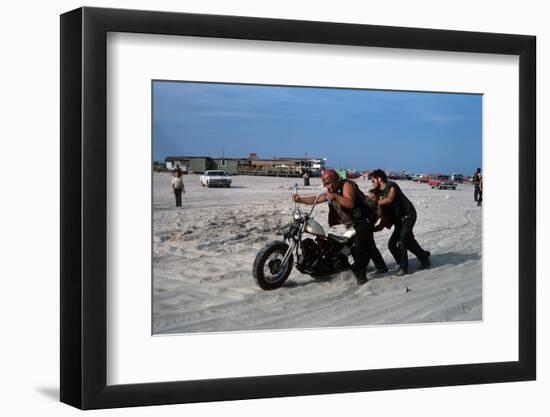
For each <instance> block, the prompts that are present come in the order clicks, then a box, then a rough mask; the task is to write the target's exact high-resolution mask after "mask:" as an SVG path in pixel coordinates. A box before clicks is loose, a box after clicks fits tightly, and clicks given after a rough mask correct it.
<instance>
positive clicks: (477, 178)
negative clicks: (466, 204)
mask: <svg viewBox="0 0 550 417" xmlns="http://www.w3.org/2000/svg"><path fill="white" fill-rule="evenodd" d="M472 181H473V182H474V201H476V202H477V205H478V206H481V201H483V200H482V191H481V168H478V169H477V170H476V172H475V173H474V176H473V177H472Z"/></svg>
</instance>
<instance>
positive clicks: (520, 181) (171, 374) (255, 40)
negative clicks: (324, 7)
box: [60, 7, 536, 409]
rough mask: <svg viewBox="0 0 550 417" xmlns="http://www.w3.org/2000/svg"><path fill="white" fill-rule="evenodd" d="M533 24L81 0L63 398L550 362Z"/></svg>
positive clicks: (214, 392) (72, 102) (91, 399)
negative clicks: (443, 24) (130, 6)
mask: <svg viewBox="0 0 550 417" xmlns="http://www.w3.org/2000/svg"><path fill="white" fill-rule="evenodd" d="M535 45H536V39H535V37H532V36H524V35H510V34H493V33H474V32H459V31H446V30H431V29H416V28H400V27H386V26H371V25H356V24H341V23H327V22H311V21H293V20H278V19H265V18H251V17H237V16H216V15H199V14H185V13H168V12H151V11H135V10H117V9H100V8H87V7H85V8H80V9H77V10H74V11H71V12H68V13H66V14H63V15H62V16H61V311H60V315H61V401H63V402H65V403H67V404H70V405H73V406H75V407H78V408H82V409H96V408H113V407H126V406H140V405H157V404H158V405H160V404H175V403H189V402H204V401H222V400H234V399H251V398H268V397H281V396H299V395H315V394H327V393H344V392H358V391H374V390H387V389H402V388H420V387H435V386H448V385H464V384H481V383H496V382H506V381H523V380H533V379H535V377H536V349H535V346H536V314H535V312H536V304H535V301H536V272H535V254H536V250H535V249H536V233H535V231H536V211H535V210H536V209H535V204H536V183H535V178H536V175H535V174H536V165H535V161H536V158H535V156H536V141H535V105H536V95H535V67H536V57H535V49H536V48H535ZM409 252H410V253H409Z"/></svg>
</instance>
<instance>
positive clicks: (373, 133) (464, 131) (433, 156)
mask: <svg viewBox="0 0 550 417" xmlns="http://www.w3.org/2000/svg"><path fill="white" fill-rule="evenodd" d="M250 152H255V153H257V154H258V156H259V157H260V158H272V157H303V156H306V155H307V156H309V157H317V158H327V162H326V165H327V166H330V167H335V168H353V169H357V170H363V169H374V168H382V169H385V170H388V171H391V170H394V171H401V170H404V171H408V172H411V173H434V172H440V173H455V172H458V173H463V174H465V175H469V174H470V175H471V174H472V173H473V171H474V170H475V168H477V167H481V160H482V96H481V95H471V94H444V93H418V92H395V91H380V90H357V89H355V90H352V89H336V88H309V87H280V86H263V85H235V84H210V83H191V82H168V81H154V82H153V158H154V159H155V160H164V158H165V157H166V156H180V155H185V156H192V155H196V156H211V157H219V156H222V155H223V156H225V157H235V158H238V157H245V156H248V154H249V153H250Z"/></svg>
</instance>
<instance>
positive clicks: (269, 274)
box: [252, 241, 293, 290]
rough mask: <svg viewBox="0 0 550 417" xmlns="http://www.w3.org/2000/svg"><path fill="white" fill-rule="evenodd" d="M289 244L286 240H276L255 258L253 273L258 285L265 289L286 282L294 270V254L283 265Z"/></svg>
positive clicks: (272, 288)
mask: <svg viewBox="0 0 550 417" xmlns="http://www.w3.org/2000/svg"><path fill="white" fill-rule="evenodd" d="M287 250H288V245H287V244H286V243H285V242H281V241H275V242H271V243H270V244H268V245H267V246H265V247H264V248H263V249H262V250H260V252H258V255H256V259H255V260H254V266H253V267H252V275H253V276H254V279H255V280H256V282H257V283H258V285H259V286H260V287H261V288H262V289H264V290H274V289H276V288H279V287H280V286H281V285H283V284H284V282H285V281H286V279H287V278H288V276H289V275H290V272H291V271H292V265H293V257H292V254H291V255H290V257H289V258H288V261H287V262H286V264H285V265H283V259H284V257H285V254H286V251H287Z"/></svg>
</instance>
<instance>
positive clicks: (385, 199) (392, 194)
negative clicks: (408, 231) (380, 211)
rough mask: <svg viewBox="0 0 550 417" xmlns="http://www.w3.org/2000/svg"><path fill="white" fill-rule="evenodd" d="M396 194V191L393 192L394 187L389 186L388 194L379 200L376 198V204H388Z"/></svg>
mask: <svg viewBox="0 0 550 417" xmlns="http://www.w3.org/2000/svg"><path fill="white" fill-rule="evenodd" d="M396 195H397V193H396V192H395V188H393V187H391V188H390V191H389V193H388V195H387V196H386V197H385V198H381V199H380V200H378V205H379V206H387V205H388V204H391V203H393V200H395V196H396Z"/></svg>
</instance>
